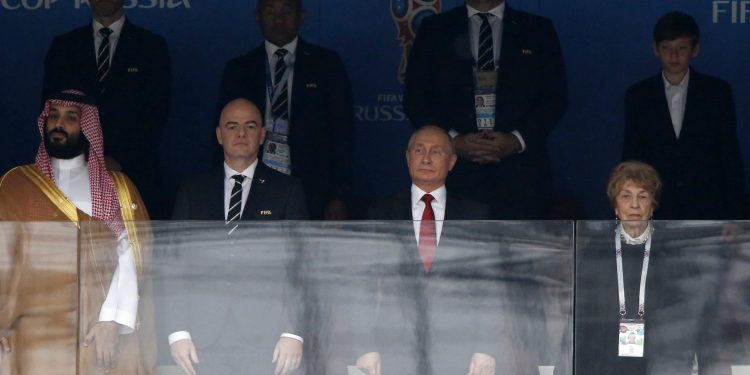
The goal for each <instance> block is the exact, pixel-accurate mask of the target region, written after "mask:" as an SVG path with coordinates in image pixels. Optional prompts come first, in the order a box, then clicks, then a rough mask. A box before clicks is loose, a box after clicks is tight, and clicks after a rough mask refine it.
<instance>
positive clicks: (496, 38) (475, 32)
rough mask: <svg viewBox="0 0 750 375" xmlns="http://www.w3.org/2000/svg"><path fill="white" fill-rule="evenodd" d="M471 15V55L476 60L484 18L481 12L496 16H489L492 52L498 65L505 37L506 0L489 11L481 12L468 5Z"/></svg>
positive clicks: (467, 8) (469, 14)
mask: <svg viewBox="0 0 750 375" xmlns="http://www.w3.org/2000/svg"><path fill="white" fill-rule="evenodd" d="M466 10H468V16H469V40H470V41H471V55H472V56H473V57H474V61H477V54H478V53H479V30H480V28H481V26H482V18H481V17H479V13H489V14H492V15H493V16H494V17H489V18H487V21H489V23H490V28H491V29H492V42H493V43H492V52H494V55H495V56H494V59H495V66H496V67H497V66H498V63H499V62H500V47H501V46H502V39H503V15H504V14H505V1H503V2H502V3H500V5H498V6H496V7H494V8H492V9H490V10H489V11H487V12H480V11H478V10H476V9H474V8H472V7H470V6H469V5H466Z"/></svg>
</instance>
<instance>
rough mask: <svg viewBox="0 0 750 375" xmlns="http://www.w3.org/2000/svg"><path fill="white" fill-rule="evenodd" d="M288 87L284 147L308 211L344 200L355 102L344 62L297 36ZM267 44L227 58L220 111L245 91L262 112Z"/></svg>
mask: <svg viewBox="0 0 750 375" xmlns="http://www.w3.org/2000/svg"><path fill="white" fill-rule="evenodd" d="M295 59H296V60H295V62H294V82H293V87H292V91H291V101H292V108H291V113H290V123H291V128H290V134H289V147H290V150H291V165H292V175H293V176H295V177H297V178H299V179H300V180H301V181H302V185H303V186H304V188H305V193H306V195H307V202H308V205H309V206H308V207H309V210H310V216H311V218H313V219H319V218H322V216H323V210H324V208H325V205H326V204H327V203H328V202H329V201H331V200H333V199H340V200H345V199H347V198H348V197H349V194H350V190H351V174H352V171H351V168H352V166H351V160H352V155H353V154H352V137H353V131H354V127H353V122H354V107H353V103H352V90H351V85H350V84H349V78H348V77H347V74H346V69H345V68H344V64H343V62H342V61H341V58H339V56H338V54H337V53H336V52H334V51H331V50H328V49H325V48H322V47H319V46H316V45H313V44H309V43H307V42H305V41H304V40H301V39H299V42H298V44H297V51H296V53H295ZM267 61H268V58H267V55H266V49H265V47H264V46H263V45H261V46H260V47H258V48H256V49H254V50H252V51H250V52H249V53H247V54H245V55H243V56H240V57H237V58H235V59H233V60H230V61H229V62H227V64H226V66H225V67H224V74H223V76H222V79H221V89H220V91H219V105H218V107H219V111H220V110H221V108H222V107H223V106H224V105H225V104H226V103H227V102H229V101H231V100H233V99H236V98H238V97H244V98H247V99H249V100H250V101H252V102H253V103H255V104H256V105H257V106H258V108H260V110H261V112H265V109H266V108H265V106H266V82H267V78H266V67H267V65H268V62H267Z"/></svg>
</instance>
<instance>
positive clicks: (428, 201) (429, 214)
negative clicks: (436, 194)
mask: <svg viewBox="0 0 750 375" xmlns="http://www.w3.org/2000/svg"><path fill="white" fill-rule="evenodd" d="M434 199H435V198H433V197H432V195H430V194H425V195H423V196H422V199H421V200H422V201H423V202H424V211H423V212H422V222H421V224H420V225H419V257H420V258H421V259H422V265H423V266H424V271H425V272H430V267H431V266H432V261H433V259H435V248H436V247H437V235H436V234H437V230H436V228H435V211H433V210H432V201H433V200H434Z"/></svg>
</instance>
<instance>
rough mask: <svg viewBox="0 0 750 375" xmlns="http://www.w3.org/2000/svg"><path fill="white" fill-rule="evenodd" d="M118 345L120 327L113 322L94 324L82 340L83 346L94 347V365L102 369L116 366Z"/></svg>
mask: <svg viewBox="0 0 750 375" xmlns="http://www.w3.org/2000/svg"><path fill="white" fill-rule="evenodd" d="M119 343H120V325H119V324H117V323H115V322H96V324H94V326H93V327H91V329H90V330H89V333H88V334H87V335H86V338H85V339H84V340H83V346H84V347H88V346H90V345H92V344H93V345H94V350H95V351H96V365H97V367H99V368H103V369H112V368H115V367H116V366H117V353H118V350H117V346H118V344H119Z"/></svg>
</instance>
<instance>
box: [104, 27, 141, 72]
mask: <svg viewBox="0 0 750 375" xmlns="http://www.w3.org/2000/svg"><path fill="white" fill-rule="evenodd" d="M132 28H133V24H131V23H130V21H128V19H127V18H126V19H125V23H124V24H123V25H122V31H121V32H120V37H119V38H118V39H117V46H116V47H115V54H114V55H113V56H112V62H111V63H110V68H109V74H107V77H106V78H105V79H104V82H113V81H115V80H119V79H120V78H121V77H122V76H121V75H120V74H118V73H121V72H125V71H127V69H128V68H129V67H127V66H125V61H130V60H131V59H130V58H129V56H128V54H129V53H130V51H133V49H134V48H133V47H134V46H135V45H137V43H138V41H137V40H135V37H134V36H133V33H132Z"/></svg>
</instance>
